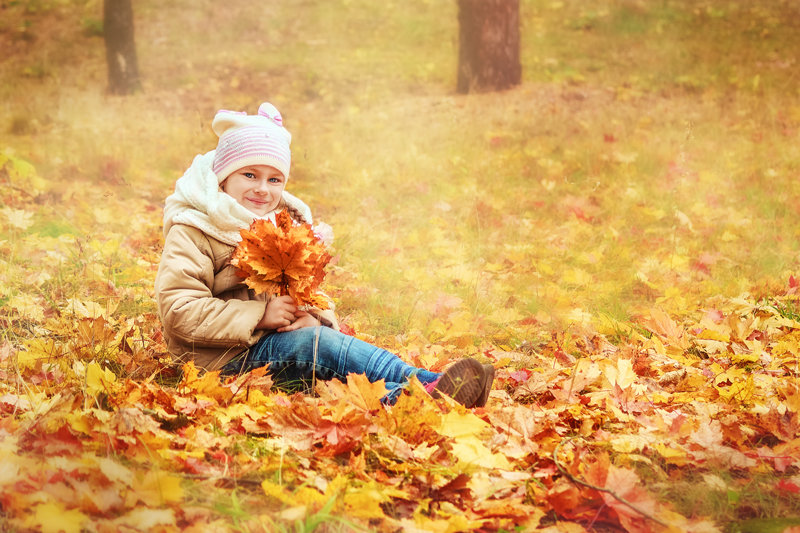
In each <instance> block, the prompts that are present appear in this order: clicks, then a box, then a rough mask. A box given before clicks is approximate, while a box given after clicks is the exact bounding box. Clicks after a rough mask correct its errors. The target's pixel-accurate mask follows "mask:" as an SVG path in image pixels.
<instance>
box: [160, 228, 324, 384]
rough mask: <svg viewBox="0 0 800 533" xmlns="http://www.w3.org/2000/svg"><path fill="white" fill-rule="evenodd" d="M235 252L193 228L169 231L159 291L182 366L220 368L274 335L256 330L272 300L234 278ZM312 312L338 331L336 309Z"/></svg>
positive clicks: (174, 353)
mask: <svg viewBox="0 0 800 533" xmlns="http://www.w3.org/2000/svg"><path fill="white" fill-rule="evenodd" d="M233 251H234V247H233V246H231V245H229V244H225V243H223V242H220V241H218V240H216V239H214V238H213V237H209V236H208V235H206V234H205V233H203V232H202V231H200V230H199V229H197V228H195V227H192V226H187V225H184V224H175V225H174V226H172V227H171V228H170V229H169V231H168V233H167V236H166V240H165V242H164V250H163V252H162V255H161V263H160V264H159V267H158V274H157V275H156V284H155V291H156V300H157V302H158V311H159V315H160V317H161V323H162V324H163V326H164V336H165V338H166V340H167V347H168V348H169V351H170V353H171V354H172V357H173V359H174V360H175V361H176V362H177V363H179V364H182V363H185V362H187V361H189V360H194V362H195V364H196V365H197V366H200V367H203V368H205V369H207V370H218V369H220V368H221V367H223V366H224V365H225V364H226V363H227V362H229V361H230V360H231V359H233V358H234V357H235V356H236V355H237V354H240V353H242V352H244V351H245V350H247V349H248V348H250V347H251V346H252V345H254V344H255V343H256V342H257V341H258V340H259V339H260V338H261V337H262V336H263V335H264V334H265V333H270V332H268V331H263V330H256V329H255V327H256V325H257V324H258V322H259V321H260V320H261V317H262V316H263V315H264V310H265V309H266V306H267V301H268V297H266V296H265V295H263V294H261V295H257V294H255V293H254V292H253V291H252V290H250V289H248V288H247V286H246V285H245V284H244V282H243V280H242V278H240V277H239V276H238V275H237V274H236V268H235V267H234V266H232V265H231V264H230V259H231V256H232V255H233ZM331 307H332V306H331ZM308 311H309V312H310V313H311V314H313V315H314V316H316V317H317V318H318V319H319V320H320V322H322V323H323V324H324V325H326V326H329V327H332V328H334V329H338V324H337V322H336V317H335V315H334V313H333V311H332V310H328V311H319V310H316V309H309V310H308Z"/></svg>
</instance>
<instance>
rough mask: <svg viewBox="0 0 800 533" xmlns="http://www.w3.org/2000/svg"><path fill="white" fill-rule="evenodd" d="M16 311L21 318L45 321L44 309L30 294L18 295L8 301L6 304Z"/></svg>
mask: <svg viewBox="0 0 800 533" xmlns="http://www.w3.org/2000/svg"><path fill="white" fill-rule="evenodd" d="M5 305H6V306H8V307H9V308H11V309H14V310H15V311H16V312H17V315H19V316H20V317H21V318H24V319H27V320H32V321H34V322H41V321H42V320H44V309H42V306H41V304H39V302H37V301H36V298H34V297H33V296H32V295H30V294H17V295H14V296H12V297H11V298H9V299H8V302H6V304H5Z"/></svg>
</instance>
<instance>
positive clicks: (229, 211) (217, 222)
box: [164, 150, 311, 246]
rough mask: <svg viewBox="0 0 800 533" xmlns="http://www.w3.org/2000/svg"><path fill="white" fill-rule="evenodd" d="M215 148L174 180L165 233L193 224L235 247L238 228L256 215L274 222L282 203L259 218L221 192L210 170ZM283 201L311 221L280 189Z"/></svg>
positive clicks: (302, 205)
mask: <svg viewBox="0 0 800 533" xmlns="http://www.w3.org/2000/svg"><path fill="white" fill-rule="evenodd" d="M213 161H214V150H212V151H210V152H208V153H206V154H201V155H198V156H196V157H195V158H194V161H192V165H191V166H190V167H189V169H188V170H187V171H186V173H185V174H184V175H183V177H181V178H180V179H178V181H177V182H176V183H175V192H174V193H172V194H171V195H169V196H168V197H167V200H166V202H165V204H164V236H166V235H167V232H169V229H170V228H171V227H172V226H173V225H174V224H186V225H188V226H193V227H195V228H197V229H199V230H200V231H202V232H203V233H205V234H206V235H209V236H211V237H213V238H215V239H217V240H218V241H221V242H224V243H226V244H230V245H231V246H236V245H237V244H238V243H239V241H241V240H242V237H241V235H240V234H239V230H240V229H245V228H249V227H250V224H252V223H253V221H254V220H255V219H257V218H265V219H269V220H271V221H272V222H275V214H276V213H278V212H279V211H280V210H281V208H282V206H281V205H279V206H278V207H277V208H275V209H274V210H273V211H271V212H269V213H267V214H266V215H264V216H262V217H259V216H258V215H256V214H255V213H253V212H251V211H249V210H248V209H247V208H245V207H244V206H242V205H241V204H239V202H237V201H236V200H235V199H234V198H233V197H232V196H229V195H228V194H226V193H224V192H222V190H221V189H220V187H219V181H218V180H217V175H216V174H214V171H213V170H211V163H212V162H213ZM283 202H285V203H286V204H288V205H290V206H292V207H294V208H296V209H297V210H299V211H300V212H301V213H302V214H303V216H305V217H306V221H307V222H308V223H309V224H311V210H310V209H309V207H308V206H307V205H306V204H305V203H304V202H303V201H302V200H300V199H299V198H297V197H295V196H293V195H291V194H289V193H288V192H286V191H283Z"/></svg>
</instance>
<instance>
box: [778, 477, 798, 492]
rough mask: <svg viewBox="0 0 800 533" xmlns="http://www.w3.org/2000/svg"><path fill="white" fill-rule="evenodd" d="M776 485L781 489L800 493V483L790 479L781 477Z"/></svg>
mask: <svg viewBox="0 0 800 533" xmlns="http://www.w3.org/2000/svg"><path fill="white" fill-rule="evenodd" d="M776 487H777V488H779V489H780V490H788V491H789V492H794V493H795V494H800V485H798V484H797V483H795V482H794V481H790V480H788V479H781V480H780V481H778V484H777V485H776Z"/></svg>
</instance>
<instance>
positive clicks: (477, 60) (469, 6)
mask: <svg viewBox="0 0 800 533" xmlns="http://www.w3.org/2000/svg"><path fill="white" fill-rule="evenodd" d="M458 26H459V51H458V87H457V89H458V92H460V93H462V94H466V93H468V92H471V91H500V90H503V89H508V88H510V87H513V86H514V85H517V84H519V83H520V81H521V78H522V66H521V64H520V60H519V47H520V45H519V0H458Z"/></svg>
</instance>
